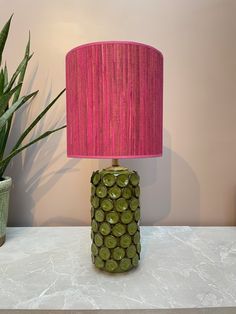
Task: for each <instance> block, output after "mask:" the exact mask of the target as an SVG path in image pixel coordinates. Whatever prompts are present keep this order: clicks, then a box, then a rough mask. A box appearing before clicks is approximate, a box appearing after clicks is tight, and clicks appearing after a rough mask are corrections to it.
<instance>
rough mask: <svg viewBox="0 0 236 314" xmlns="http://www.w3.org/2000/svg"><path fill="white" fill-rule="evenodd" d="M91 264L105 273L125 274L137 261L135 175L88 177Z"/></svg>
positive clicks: (113, 172) (100, 173)
mask: <svg viewBox="0 0 236 314" xmlns="http://www.w3.org/2000/svg"><path fill="white" fill-rule="evenodd" d="M91 184H92V191H91V192H92V193H91V194H92V195H91V206H92V208H91V229H92V230H91V237H92V246H91V251H92V261H93V263H94V264H95V266H96V267H97V268H99V269H102V270H105V271H108V272H116V273H117V272H125V271H128V270H130V269H132V268H134V267H136V266H138V262H139V259H140V251H141V244H140V230H139V219H140V207H139V195H140V188H139V176H138V174H137V172H136V171H130V170H128V169H126V170H115V168H114V170H107V169H104V170H101V171H96V172H94V173H93V175H92V177H91Z"/></svg>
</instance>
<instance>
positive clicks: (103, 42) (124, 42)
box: [66, 40, 163, 57]
mask: <svg viewBox="0 0 236 314" xmlns="http://www.w3.org/2000/svg"><path fill="white" fill-rule="evenodd" d="M106 44H119V45H120V44H124V45H136V46H143V47H146V48H149V49H152V50H155V51H156V52H157V53H159V54H160V55H161V57H163V55H162V53H161V51H160V50H158V49H156V48H155V47H153V46H151V45H147V44H144V43H140V42H136V41H128V40H107V41H95V42H90V43H86V44H82V45H79V46H76V47H74V48H72V49H71V50H70V51H68V53H67V54H66V57H67V56H68V55H69V54H70V53H72V52H73V51H76V50H78V49H83V48H85V47H89V46H98V45H106Z"/></svg>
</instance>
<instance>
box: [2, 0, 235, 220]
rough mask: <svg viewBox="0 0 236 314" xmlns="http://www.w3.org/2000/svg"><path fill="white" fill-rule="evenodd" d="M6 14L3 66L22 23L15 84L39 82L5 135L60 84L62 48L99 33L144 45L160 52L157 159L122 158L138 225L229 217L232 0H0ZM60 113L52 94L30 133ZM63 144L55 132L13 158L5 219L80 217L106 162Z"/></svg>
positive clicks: (59, 119)
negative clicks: (134, 183) (76, 156)
mask: <svg viewBox="0 0 236 314" xmlns="http://www.w3.org/2000/svg"><path fill="white" fill-rule="evenodd" d="M12 12H14V13H15V15H14V19H13V23H12V30H11V34H10V38H9V42H8V46H7V50H6V55H5V57H7V60H8V65H9V67H10V69H13V68H14V67H15V66H16V64H17V62H19V58H20V57H21V55H22V53H23V50H24V46H25V43H26V40H27V32H28V29H30V30H31V34H32V49H33V51H35V55H34V57H33V60H32V62H31V66H30V70H29V72H28V76H27V79H26V82H25V83H26V84H25V86H24V90H25V91H29V90H33V89H38V88H39V89H40V94H39V96H38V97H37V100H36V101H35V102H34V104H33V107H31V108H30V107H27V109H26V110H25V112H23V113H22V112H21V113H20V114H19V116H18V118H19V120H18V121H16V125H15V127H14V130H13V132H12V137H11V141H12V142H14V140H15V139H16V137H17V135H18V134H19V132H20V131H21V130H22V129H23V127H24V125H25V124H26V123H27V122H29V121H30V120H31V119H32V117H33V116H34V115H35V114H36V112H37V111H38V110H40V109H42V108H43V106H44V105H45V103H46V101H47V100H48V99H50V98H51V97H53V95H56V93H58V92H59V90H61V89H62V88H63V87H64V86H65V76H64V57H65V54H66V52H67V51H68V50H69V49H70V48H72V47H74V46H76V45H79V44H83V43H86V42H91V41H99V40H134V41H140V42H144V43H147V44H150V45H153V46H155V47H156V48H158V49H160V50H161V51H162V52H163V54H164V58H165V92H164V126H165V132H164V146H165V148H164V156H163V158H162V159H146V160H130V161H124V162H123V164H124V165H128V166H130V168H134V169H137V170H138V171H139V172H140V174H141V176H142V183H141V186H142V224H157V225H158V224H161V225H163V224H165V225H174V224H177V225H183V224H190V225H235V224H236V99H235V98H236V97H235V96H236V61H235V60H236V37H235V34H236V18H235V17H236V1H235V0H231V1H230V0H172V1H171V0H145V1H144V0H99V1H95V0H93V1H92V0H39V1H32V0H21V1H19V0H0V23H1V25H2V24H3V23H4V22H5V21H6V20H7V18H8V17H9V16H10V14H11V13H12ZM64 118H65V98H62V99H61V100H60V101H59V102H58V104H57V106H56V107H55V109H54V111H53V112H51V113H50V114H49V115H48V117H47V118H46V119H45V120H44V122H43V123H41V124H40V126H39V128H38V129H37V132H40V131H42V130H46V129H47V128H50V127H53V126H55V124H58V125H60V124H61V123H63V121H64ZM37 132H35V133H33V134H32V136H34V135H36V133H37ZM65 147H66V143H65V131H62V132H61V133H60V134H59V133H58V134H57V135H55V136H53V137H51V138H49V139H48V140H46V141H44V142H41V143H39V144H38V145H37V146H35V147H34V148H31V149H28V150H27V151H26V152H25V153H24V154H22V155H21V156H20V157H18V158H16V159H15V160H14V162H13V163H12V165H11V167H10V168H9V169H8V174H9V175H11V176H12V177H13V178H14V188H13V190H12V198H11V209H10V217H9V223H10V225H78V224H88V223H89V215H90V205H89V194H90V186H89V176H90V174H91V172H92V170H94V169H97V168H101V167H104V166H106V165H107V164H108V163H109V161H108V162H107V161H96V160H68V159H67V158H66V150H65Z"/></svg>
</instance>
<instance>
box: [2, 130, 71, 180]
mask: <svg viewBox="0 0 236 314" xmlns="http://www.w3.org/2000/svg"><path fill="white" fill-rule="evenodd" d="M64 128H66V125H63V126H61V127H59V128H57V129H54V130H51V131H47V132H45V133H43V134H42V135H40V136H38V137H37V138H36V139H34V140H33V141H31V142H29V143H28V144H26V145H24V146H22V147H20V148H18V149H15V150H14V151H12V152H11V153H10V154H9V155H8V156H7V157H6V158H5V159H3V160H1V161H0V177H2V175H3V173H4V171H5V169H6V167H7V166H8V164H9V162H10V161H11V159H12V158H13V157H15V156H16V155H17V154H19V153H20V152H21V151H23V150H24V149H26V148H27V147H29V146H31V145H33V144H35V143H37V142H38V141H40V140H42V139H44V138H46V137H48V136H49V135H50V134H52V133H55V132H57V131H59V130H62V129H64Z"/></svg>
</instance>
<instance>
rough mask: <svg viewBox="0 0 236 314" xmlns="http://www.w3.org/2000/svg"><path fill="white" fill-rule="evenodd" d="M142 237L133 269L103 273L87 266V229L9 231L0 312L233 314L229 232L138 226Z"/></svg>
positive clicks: (1, 262) (235, 271)
mask: <svg viewBox="0 0 236 314" xmlns="http://www.w3.org/2000/svg"><path fill="white" fill-rule="evenodd" d="M141 237H142V238H141V242H142V252H141V262H140V265H139V267H138V268H137V269H135V270H133V271H130V272H128V273H123V274H109V273H105V272H102V271H99V270H97V269H95V268H94V266H93V265H92V263H91V261H90V243H91V242H90V228H89V227H32V228H31V227H30V228H29V227H28V228H8V229H7V241H6V243H5V244H4V246H2V247H1V248H0V312H1V311H3V309H4V310H5V312H6V313H8V312H10V310H12V309H18V310H19V309H24V310H26V309H30V310H31V311H30V312H32V311H33V310H36V309H47V310H57V309H60V310H61V309H63V310H64V311H65V312H66V311H69V310H76V313H84V311H83V310H92V313H94V310H97V311H98V310H99V311H98V312H99V313H103V310H110V311H108V312H109V313H110V312H112V313H115V312H116V310H123V311H121V312H119V313H127V312H128V310H135V311H134V313H144V312H145V311H147V310H150V311H148V313H154V312H155V313H157V312H158V313H174V310H175V312H176V313H185V312H183V311H182V310H181V311H180V312H179V310H180V309H189V310H190V312H189V311H188V312H186V313H197V312H196V311H198V310H200V312H201V313H203V312H202V310H203V309H207V310H208V309H212V312H211V313H236V227H195V228H192V227H141ZM219 309H224V311H223V312H218V310H219ZM153 311H154V312H153ZM166 311H168V312H166ZM169 311H170V312H169ZM95 312H96V311H95ZM108 312H106V313H108ZM50 313H52V312H50ZM70 313H72V312H70ZM86 313H90V311H88V312H86ZM204 313H210V312H208V311H207V312H204Z"/></svg>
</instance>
